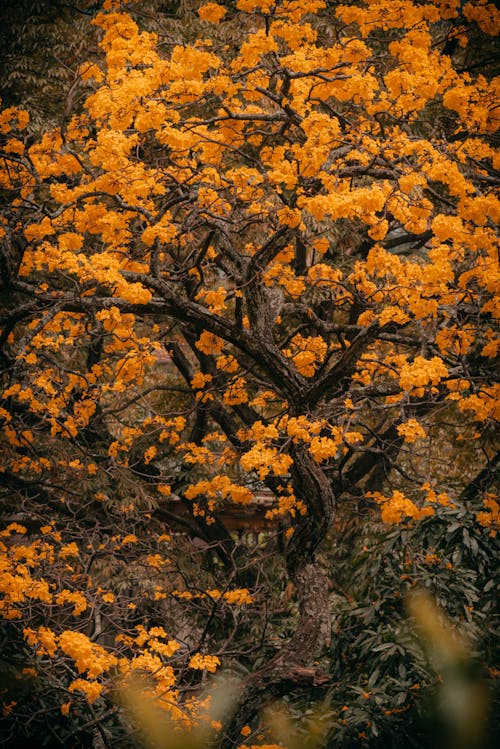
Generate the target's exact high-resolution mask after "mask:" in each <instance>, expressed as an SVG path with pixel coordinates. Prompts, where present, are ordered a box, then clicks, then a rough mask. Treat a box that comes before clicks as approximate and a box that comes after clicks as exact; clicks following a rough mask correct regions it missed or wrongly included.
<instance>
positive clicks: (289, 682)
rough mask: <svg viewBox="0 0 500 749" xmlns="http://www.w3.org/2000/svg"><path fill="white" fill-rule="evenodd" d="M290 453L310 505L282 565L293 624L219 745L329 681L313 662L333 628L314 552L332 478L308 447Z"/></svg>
mask: <svg viewBox="0 0 500 749" xmlns="http://www.w3.org/2000/svg"><path fill="white" fill-rule="evenodd" d="M291 454H292V457H293V458H294V465H293V467H292V469H291V472H292V480H293V485H294V490H295V492H296V496H297V497H300V498H301V499H302V500H303V501H304V502H305V503H306V505H307V509H308V514H307V515H306V516H305V517H304V518H302V519H301V521H300V523H299V525H298V526H296V527H295V529H294V533H293V535H292V537H291V539H290V541H289V542H288V544H287V547H286V549H285V562H286V568H287V571H288V575H289V578H290V580H291V582H292V583H293V584H294V586H295V590H296V594H297V598H298V603H299V613H298V621H297V627H296V629H295V632H294V634H293V635H292V637H291V638H290V640H289V641H288V642H287V643H286V644H285V645H284V646H283V647H282V648H281V649H280V650H279V651H278V653H276V655H275V656H274V658H272V659H271V660H270V661H269V663H267V664H266V665H265V666H263V667H262V668H260V669H258V670H257V671H255V672H254V673H252V674H251V675H250V676H249V677H248V678H247V680H246V682H245V684H244V685H243V690H242V694H241V697H240V699H239V701H238V705H237V707H236V708H235V710H234V712H233V715H232V717H231V719H230V721H229V722H228V724H227V725H226V727H225V730H224V737H223V739H222V741H221V749H230V748H232V747H235V746H238V745H239V744H240V743H241V728H242V727H243V726H244V725H246V724H247V723H249V722H250V721H251V720H252V718H253V717H254V715H255V714H256V713H257V712H258V711H259V710H260V709H261V708H262V707H264V706H265V705H266V704H268V703H269V702H271V701H272V700H274V699H277V698H279V697H282V696H284V695H286V694H289V693H290V692H292V691H293V690H294V689H297V688H299V689H300V688H303V687H311V686H320V685H322V684H327V683H328V682H329V677H328V675H326V674H325V673H322V672H321V671H320V670H319V669H318V668H317V667H316V666H315V665H314V663H315V661H316V659H317V657H318V655H319V653H320V652H321V649H322V647H323V646H324V644H325V643H328V641H329V638H330V632H331V615H330V606H329V600H328V576H327V573H326V570H325V569H324V568H323V567H322V565H321V564H320V563H319V562H318V561H317V560H316V558H315V552H316V550H317V548H318V546H319V544H320V543H321V541H322V540H323V539H324V537H325V534H326V533H327V531H328V529H329V528H330V526H331V523H332V521H333V514H334V500H335V498H334V495H333V492H332V488H331V483H330V481H329V480H328V479H327V477H326V476H325V474H324V473H323V471H322V470H321V469H320V467H319V466H318V465H317V464H316V463H315V462H314V460H313V458H312V457H311V455H310V454H309V453H308V451H307V449H306V448H305V447H304V446H300V447H294V448H293V450H292V451H291Z"/></svg>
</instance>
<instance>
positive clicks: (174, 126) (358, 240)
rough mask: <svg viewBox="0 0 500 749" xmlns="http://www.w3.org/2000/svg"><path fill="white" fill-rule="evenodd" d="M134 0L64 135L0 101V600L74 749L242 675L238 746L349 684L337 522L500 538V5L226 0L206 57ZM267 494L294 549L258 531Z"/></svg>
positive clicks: (211, 9)
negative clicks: (255, 726)
mask: <svg viewBox="0 0 500 749" xmlns="http://www.w3.org/2000/svg"><path fill="white" fill-rule="evenodd" d="M125 4H126V3H121V4H120V3H119V2H112V1H110V0H107V2H105V3H104V10H103V11H102V12H100V13H99V14H98V15H97V16H96V17H95V18H94V20H93V21H92V23H93V24H94V25H95V26H97V27H98V28H99V29H100V32H101V41H100V48H101V56H100V58H99V59H98V62H97V63H86V64H84V65H82V66H81V68H80V70H79V85H81V87H82V89H83V90H87V89H88V90H87V96H86V100H85V104H84V106H83V109H82V111H79V112H76V113H74V114H72V115H71V113H70V115H68V113H65V115H64V118H63V120H62V123H61V126H60V127H59V128H57V129H55V130H51V131H49V132H46V133H44V134H43V135H42V136H41V137H40V138H38V139H37V140H36V141H35V142H32V141H30V139H29V138H28V137H27V136H23V133H24V132H25V128H26V126H27V124H28V114H27V113H26V112H25V111H23V110H20V109H16V108H12V107H11V108H7V109H5V110H4V111H3V112H2V113H1V115H0V132H1V134H2V165H3V169H2V173H1V180H2V185H1V186H2V190H3V192H4V194H5V195H6V196H7V210H6V211H5V213H4V215H3V218H2V223H1V225H0V231H1V235H2V256H1V266H0V269H1V275H2V283H3V299H4V300H5V303H4V307H3V313H2V333H1V339H0V340H1V345H2V349H1V351H2V367H3V375H2V376H3V386H2V388H3V389H2V394H1V398H2V402H1V408H0V417H1V419H2V441H3V446H4V449H3V456H2V467H1V471H2V479H3V485H4V487H6V493H5V497H6V500H5V501H6V507H7V514H8V520H9V521H10V522H9V524H8V525H7V527H6V528H5V530H4V531H3V535H2V539H3V540H2V543H1V546H0V549H1V550H2V577H1V579H0V589H1V590H2V592H3V599H2V601H1V602H0V614H1V616H2V617H3V619H4V620H5V621H6V628H7V632H8V635H9V637H12V638H14V639H15V638H16V637H17V638H18V639H17V642H18V650H17V651H16V656H15V659H14V662H13V663H12V664H11V667H12V668H14V669H16V674H17V678H18V680H19V681H20V682H23V683H24V682H26V683H27V685H28V686H27V687H26V689H27V690H28V692H29V694H30V695H31V696H30V698H29V699H33V694H37V695H38V697H37V699H38V701H39V702H38V704H39V710H38V712H37V716H41V717H40V718H38V717H34V716H33V715H32V716H31V718H30V720H31V722H32V726H33V727H34V726H35V725H38V724H37V722H36V721H37V720H39V719H40V721H42V723H43V721H46V720H47V718H46V716H47V715H49V714H54V711H55V710H57V711H58V712H60V713H62V715H61V716H60V718H59V721H60V725H59V727H52V728H51V730H52V731H53V732H54V735H53V737H52V740H53V741H56V740H59V741H61V742H64V741H69V738H70V737H71V741H74V742H76V741H80V742H81V744H82V745H85V741H89V740H90V739H89V736H91V737H92V736H94V735H95V732H96V731H98V732H99V733H100V740H101V741H104V743H105V744H106V745H111V744H110V743H109V742H111V741H112V740H116V737H117V736H120V737H121V739H120V740H122V741H124V740H125V739H124V732H126V730H127V727H126V726H124V725H121V724H118V718H117V708H116V707H113V706H112V704H111V703H110V702H109V700H110V696H111V694H112V690H113V688H114V687H113V685H116V684H117V679H118V682H123V681H125V680H126V679H127V678H128V677H130V676H131V675H132V674H134V673H138V674H144V673H147V674H149V676H150V684H149V689H150V691H151V693H152V694H153V695H155V697H156V699H157V700H158V702H159V703H160V704H161V706H162V708H163V709H164V710H165V712H166V713H168V714H169V715H170V717H171V718H172V719H174V720H175V721H178V722H180V723H182V724H184V725H186V726H190V725H192V724H193V723H196V722H199V721H202V720H203V719H204V716H205V714H206V712H207V710H208V702H209V700H208V699H207V698H206V697H201V696H200V694H201V692H200V684H203V683H204V681H205V674H206V672H207V671H208V672H213V671H215V670H216V669H217V667H218V666H219V665H220V664H221V662H222V664H223V665H224V663H226V665H229V666H232V667H234V663H235V660H236V661H238V662H239V663H240V666H241V665H242V664H243V666H244V668H245V670H246V671H247V672H248V671H250V672H251V673H250V674H249V675H248V676H247V677H246V678H245V680H244V682H243V686H242V693H241V699H240V701H239V702H238V704H237V706H236V707H235V709H234V714H233V717H232V719H231V720H229V721H228V722H227V725H225V726H224V730H223V735H224V739H223V740H224V741H225V742H226V743H227V745H228V746H232V745H234V746H236V745H238V744H240V743H241V742H242V741H243V738H242V735H241V731H242V727H243V729H244V730H243V736H245V735H248V734H250V733H251V730H250V729H249V728H248V726H249V725H250V724H251V723H252V721H253V720H254V716H255V714H256V712H257V711H258V710H259V709H260V708H261V707H262V706H263V705H265V704H266V703H267V702H268V701H269V700H270V699H271V698H276V697H280V696H283V695H289V694H294V693H296V692H300V690H303V689H304V688H310V687H314V688H320V687H322V686H324V687H327V686H328V684H329V683H330V682H331V678H332V677H331V675H329V674H327V673H326V671H325V668H324V666H323V665H322V663H323V662H322V661H321V660H320V659H321V657H322V656H325V653H327V652H328V650H327V647H330V645H329V643H330V641H331V638H332V627H331V614H332V610H331V602H330V595H331V585H330V580H329V574H328V573H327V566H326V565H325V560H324V554H325V553H326V552H325V551H324V550H325V549H326V550H330V551H331V549H332V547H331V546H329V545H328V539H330V541H331V539H332V534H333V537H335V533H337V534H340V533H341V529H342V524H341V523H340V521H339V520H338V519H339V518H346V517H351V518H352V516H353V513H354V512H355V513H357V514H361V516H362V517H363V518H364V521H365V522H366V523H372V522H374V519H375V514H376V513H379V514H380V513H381V518H382V520H383V522H384V523H388V524H392V523H405V522H407V521H408V520H409V521H411V522H416V523H418V522H420V521H422V520H423V519H425V518H430V517H432V516H434V515H435V514H436V513H438V512H441V511H442V510H443V508H444V509H446V510H447V509H450V510H453V509H454V508H457V507H458V506H459V505H460V503H466V504H467V502H471V501H472V500H474V501H477V502H479V504H481V503H483V501H484V505H483V506H482V507H481V508H480V509H478V511H477V513H476V516H475V518H476V519H475V522H476V525H477V528H478V533H481V532H482V533H483V534H484V536H485V538H490V536H489V535H488V534H491V537H493V535H494V533H495V531H494V526H495V524H496V523H497V522H498V509H499V507H498V504H497V501H496V498H495V495H494V493H493V480H494V476H495V474H496V472H497V471H498V457H497V456H495V454H494V451H493V447H492V434H493V428H492V427H493V425H494V423H495V420H498V395H499V388H498V384H497V383H496V382H495V357H496V355H497V349H498V343H499V338H498V335H497V332H496V331H495V328H494V322H493V321H494V318H495V317H496V316H498V296H496V294H497V293H498V280H499V273H498V258H497V250H498V247H497V240H496V233H495V225H496V223H497V222H498V219H499V218H500V204H499V201H498V198H497V197H496V195H495V192H494V189H495V186H496V185H497V184H498V167H499V162H498V153H497V152H496V151H495V149H494V133H495V131H496V129H497V119H498V115H497V112H498V109H497V104H498V100H497V97H498V79H494V78H493V79H492V78H491V76H490V75H488V69H487V66H486V67H485V68H484V70H481V71H480V74H479V73H478V71H477V70H476V69H475V68H474V65H471V64H469V62H468V59H469V58H468V45H470V44H472V43H474V44H476V45H477V44H478V40H481V43H482V44H483V45H484V46H485V48H487V46H488V44H490V41H489V40H490V39H491V37H493V36H494V35H495V34H497V33H498V31H499V29H500V18H499V15H498V13H497V11H496V10H495V9H494V6H493V5H491V4H485V3H466V4H465V5H463V7H461V6H460V3H459V2H458V0H448V1H447V2H444V1H442V0H440V1H437V0H436V2H424V3H420V4H416V3H412V2H410V1H409V0H408V1H407V0H380V1H378V0H371V1H370V2H368V3H360V4H359V5H358V4H356V5H353V4H348V5H340V4H335V7H334V8H332V7H329V6H331V4H328V3H326V2H324V1H323V0H278V1H277V2H271V1H270V0H238V2H236V3H235V4H234V5H233V4H230V5H229V4H226V5H223V4H222V3H220V4H218V3H212V2H210V3H208V4H205V5H202V6H201V7H199V10H198V20H197V24H198V25H197V27H196V38H195V39H194V41H192V42H191V43H187V42H186V40H185V39H184V40H183V39H182V38H180V37H178V36H176V33H177V32H176V31H175V28H174V27H173V28H172V29H170V30H169V33H168V34H166V35H163V36H161V35H160V38H159V37H158V34H157V33H154V32H153V31H147V30H141V28H140V27H139V25H138V21H136V20H134V17H133V6H134V3H130V6H131V7H130V9H129V11H130V12H129V13H127V12H125V10H126V9H124V8H123V7H121V6H122V5H125ZM228 37H229V38H230V39H231V44H227V39H228ZM471 40H472V41H471ZM476 48H477V47H476ZM263 492H264V493H265V496H266V498H267V502H268V508H267V516H268V519H269V520H272V521H273V527H274V528H275V533H273V534H268V535H266V536H265V537H261V536H258V537H256V538H255V537H254V536H249V537H242V538H240V537H237V536H236V535H235V534H234V533H231V532H230V530H229V529H228V527H227V526H226V524H225V523H224V511H225V508H227V506H229V505H231V504H236V505H239V506H241V512H242V514H243V513H244V511H245V508H247V507H248V506H251V504H252V503H253V502H254V501H255V496H256V494H257V495H258V494H260V495H262V493H263ZM358 524H359V526H360V527H361V526H362V525H363V523H360V522H359V521H358ZM481 529H483V530H482V531H481ZM322 550H323V557H322ZM333 569H335V565H334V563H333ZM276 579H279V580H280V588H281V590H283V589H285V588H286V590H287V591H288V594H289V596H291V597H293V598H294V600H295V602H296V615H295V616H294V618H293V627H294V628H293V631H288V632H287V633H285V634H284V635H283V637H282V640H281V642H280V643H278V644H277V643H276V641H275V640H273V639H268V638H267V632H268V631H269V628H271V629H272V626H271V625H272V616H271V613H272V611H273V606H275V605H277V604H276V594H275V591H274V590H273V584H272V583H270V580H276ZM333 584H334V585H335V582H334V583H333ZM273 602H274V603H273ZM281 605H283V602H281ZM266 606H268V607H269V611H270V612H271V613H270V614H269V616H267V614H266V613H265V612H266V611H268V609H267V608H266ZM252 609H253V610H254V614H252ZM245 612H246V613H245ZM252 616H253V624H252V625H251V624H250V623H249V622H251V621H252ZM215 623H217V627H215V626H214V625H215ZM30 658H31V659H32V660H30ZM318 664H320V665H318ZM36 674H38V676H36ZM333 678H335V679H339V678H341V675H340V674H337V675H336V676H335V677H333ZM41 679H43V680H42V681H41ZM37 690H38V691H37ZM22 694H23V692H22V689H21V697H16V698H15V699H10V698H9V697H8V696H5V701H4V711H5V714H6V715H8V716H9V714H10V719H11V721H12V725H14V724H15V725H17V726H19V725H20V724H21V720H22V716H23V710H25V711H26V710H27V707H26V704H27V702H26V700H25V701H24V702H23V697H22ZM28 702H29V700H28ZM110 704H111V707H110ZM16 711H18V713H16ZM51 711H52V713H51ZM16 714H18V715H19V717H18V718H17V719H16ZM28 714H29V713H28ZM24 715H26V712H25V713H24ZM16 720H17V721H18V722H17V723H16ZM120 725H121V727H120ZM52 726H55V724H54V723H53V724H52ZM217 728H219V726H218V725H217V724H216V723H214V729H217ZM9 730H10V729H9ZM16 730H21V729H20V728H16ZM33 730H34V728H33ZM360 740H364V739H360ZM367 740H368V739H367ZM74 745H77V744H74ZM78 745H80V744H78Z"/></svg>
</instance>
